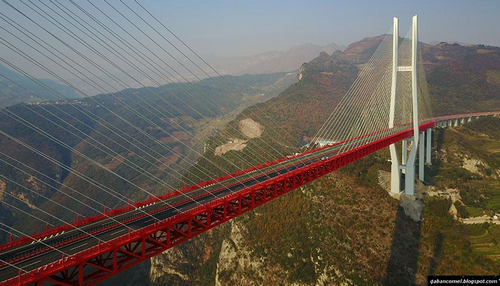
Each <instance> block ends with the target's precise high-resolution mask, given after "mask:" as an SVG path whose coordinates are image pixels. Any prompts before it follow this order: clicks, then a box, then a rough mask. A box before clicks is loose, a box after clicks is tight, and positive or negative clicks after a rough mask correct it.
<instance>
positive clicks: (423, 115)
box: [312, 29, 431, 151]
mask: <svg viewBox="0 0 500 286" xmlns="http://www.w3.org/2000/svg"><path fill="white" fill-rule="evenodd" d="M391 31H392V29H391ZM410 35H411V31H408V33H407V35H406V37H404V38H402V39H401V38H400V39H399V42H400V44H399V48H398V66H399V67H409V66H411V55H412V41H411V38H410ZM392 38H393V36H392V34H389V33H387V34H386V35H385V37H384V38H383V39H382V41H381V43H380V45H379V47H378V48H377V50H376V51H375V52H374V54H373V55H372V57H371V58H370V60H369V61H368V62H367V63H366V64H365V65H364V66H363V67H361V71H360V73H359V75H358V78H357V79H356V81H355V82H354V84H353V85H352V86H351V88H350V89H349V90H348V91H347V93H346V94H345V96H344V97H343V98H342V100H341V101H340V103H339V104H338V105H337V106H336V107H335V109H334V111H333V112H332V113H331V114H330V116H329V117H328V119H327V121H326V122H325V123H324V124H323V126H322V127H321V129H320V130H319V131H318V133H317V134H316V136H315V140H314V142H315V143H316V144H334V143H337V142H344V141H351V143H350V144H345V145H344V146H343V147H342V150H343V151H347V150H350V149H354V148H356V147H358V146H360V145H362V144H364V143H366V140H369V141H373V140H377V139H380V138H382V137H384V136H387V133H384V132H377V131H382V130H386V129H388V123H389V111H390V108H389V107H390V98H391V86H392ZM418 51H419V52H418V57H417V58H418V63H417V71H418V72H417V73H418V74H417V77H418V104H419V118H420V120H421V121H423V120H425V119H427V118H430V117H431V116H430V111H431V108H430V106H429V100H428V98H429V94H428V90H427V82H426V79H425V70H424V66H423V62H422V56H421V53H420V49H419V50H418ZM397 76H398V79H397V86H396V102H395V106H396V108H395V110H396V112H395V118H394V126H395V127H397V126H402V125H407V124H410V123H411V122H412V75H411V70H409V69H407V70H405V69H404V68H402V69H401V70H400V71H398V75H397ZM375 132H377V133H375ZM388 132H390V131H388ZM356 138H363V140H355V139H356ZM312 146H314V145H312Z"/></svg>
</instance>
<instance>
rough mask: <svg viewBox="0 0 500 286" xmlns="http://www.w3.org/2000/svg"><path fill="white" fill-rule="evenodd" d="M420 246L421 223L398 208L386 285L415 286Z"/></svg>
mask: <svg viewBox="0 0 500 286" xmlns="http://www.w3.org/2000/svg"><path fill="white" fill-rule="evenodd" d="M419 245H420V222H415V221H413V220H412V219H411V218H410V217H408V216H407V215H406V214H405V213H404V210H403V208H402V207H398V211H397V213H396V221H395V227H394V233H393V238H392V246H391V255H390V258H389V262H388V264H387V273H386V277H385V280H384V285H398V286H399V285H415V276H416V273H417V266H418V254H419Z"/></svg>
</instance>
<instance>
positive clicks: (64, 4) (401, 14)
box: [0, 0, 500, 93]
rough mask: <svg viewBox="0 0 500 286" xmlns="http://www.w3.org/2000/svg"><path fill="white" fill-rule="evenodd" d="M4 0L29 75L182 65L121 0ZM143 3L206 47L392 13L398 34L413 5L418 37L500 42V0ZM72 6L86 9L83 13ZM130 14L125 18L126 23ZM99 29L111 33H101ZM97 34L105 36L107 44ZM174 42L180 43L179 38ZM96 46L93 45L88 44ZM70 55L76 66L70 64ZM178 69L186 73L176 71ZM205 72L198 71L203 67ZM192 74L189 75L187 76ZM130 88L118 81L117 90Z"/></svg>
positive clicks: (227, 52) (316, 31)
mask: <svg viewBox="0 0 500 286" xmlns="http://www.w3.org/2000/svg"><path fill="white" fill-rule="evenodd" d="M123 1H124V3H125V4H127V5H128V6H130V7H131V9H132V11H135V12H136V13H139V14H140V15H142V17H144V18H146V19H147V20H148V21H151V22H150V23H151V24H152V25H153V26H155V27H156V29H158V30H160V31H161V33H163V35H165V36H166V37H167V38H169V39H171V40H173V41H176V39H174V38H173V37H172V36H171V35H169V34H168V32H166V31H165V30H164V29H163V28H162V27H160V26H159V25H158V24H157V23H156V22H154V21H153V20H152V19H151V18H150V17H149V16H148V15H147V14H146V13H145V12H144V11H143V10H142V9H140V8H139V6H138V5H137V4H136V3H135V2H134V1H133V0H123ZM7 2H8V3H10V4H11V5H12V6H14V7H15V9H13V8H12V7H9V6H8V4H6V3H5V2H3V1H2V2H0V13H1V17H0V28H1V29H0V56H1V57H2V58H4V59H7V60H9V61H11V62H12V63H13V64H14V65H16V66H18V67H20V68H21V69H23V70H24V71H29V73H30V74H31V75H33V76H35V77H44V78H52V77H51V76H50V75H48V73H47V70H50V71H55V72H57V73H58V74H59V75H61V76H62V77H64V78H67V79H77V77H78V75H77V74H78V73H80V72H83V70H84V69H85V68H88V69H90V70H91V72H93V74H91V73H89V72H87V71H85V72H84V74H85V75H90V74H91V75H92V76H93V77H95V78H97V79H99V80H104V81H105V82H104V83H103V84H105V85H107V84H109V83H111V82H113V81H114V80H108V79H105V77H104V76H105V75H106V72H109V73H111V74H113V75H117V76H118V77H120V78H121V79H123V80H124V81H126V83H127V84H130V86H132V87H139V86H141V84H146V85H152V84H154V83H155V80H156V82H159V83H160V84H163V83H164V82H166V77H167V78H173V77H171V76H170V75H165V74H163V75H159V74H157V75H153V74H154V72H153V71H151V70H150V69H151V68H152V66H153V65H154V64H157V63H160V64H161V65H163V66H166V65H167V64H173V65H174V69H175V68H176V67H180V64H178V63H176V62H175V61H176V60H175V59H181V60H182V58H183V55H181V54H180V53H178V52H177V51H176V50H175V49H174V48H173V47H171V46H170V45H169V44H168V43H167V42H166V41H164V40H163V39H162V38H160V36H158V35H157V34H155V32H154V30H152V29H150V28H149V27H148V26H147V25H146V24H145V23H144V22H142V21H141V20H140V18H138V17H137V16H136V15H134V12H132V11H131V10H128V8H127V7H126V6H125V5H124V4H123V3H121V2H120V1H119V0H108V2H109V3H110V4H108V3H107V2H105V1H102V0H91V2H90V3H89V2H87V1H74V2H70V1H67V0H50V1H48V0H44V1H39V0H8V1H7ZM140 3H141V4H142V5H143V6H144V7H146V9H147V10H149V11H150V12H151V13H152V14H154V15H155V16H156V17H157V18H158V19H159V20H160V21H161V22H162V23H163V24H164V25H165V26H166V27H168V28H169V29H170V30H172V31H173V32H174V33H176V34H177V36H179V37H180V38H181V39H182V40H183V41H184V42H185V43H187V44H188V45H190V46H191V47H192V48H193V49H194V50H195V51H196V52H197V53H198V54H200V55H202V56H208V55H216V56H222V57H224V56H248V55H253V54H257V53H260V52H266V51H286V50H288V49H290V48H291V47H292V46H293V45H299V44H305V43H313V44H318V45H326V44H329V43H332V42H334V43H337V44H339V45H345V46H347V45H348V44H350V43H352V42H354V41H359V40H361V39H363V38H364V37H371V36H378V35H381V34H384V33H387V32H389V31H390V29H391V26H392V21H393V17H394V16H395V17H398V18H399V19H400V35H401V36H404V35H406V32H407V30H408V28H409V27H410V23H411V18H412V16H413V15H415V14H417V15H418V16H419V37H420V38H419V40H420V41H423V42H427V43H428V42H431V41H459V42H463V43H472V44H487V45H495V46H500V28H499V27H500V16H499V12H500V1H498V0H488V1H472V0H453V1H452V0H446V1H418V0H414V1H403V0H398V1H396V0H392V1H390V0H381V1H380V0H377V1H373V0H365V1H334V0H329V1H324V0H317V1H304V0H301V1H298V0H287V1H273V0H258V1H250V0H248V1H234V0H215V1H207V0H190V1H170V0H142V1H140ZM92 4H93V5H94V6H93V5H92ZM78 6H81V7H80V8H82V9H84V10H85V11H87V12H88V14H85V13H82V11H81V10H79V9H80V8H78ZM16 9H18V10H19V11H20V12H22V13H23V14H24V15H26V16H27V17H25V16H23V15H22V14H21V13H19V12H17V11H16ZM113 9H117V10H113ZM62 11H65V12H62ZM67 12H71V13H75V14H76V15H79V16H78V17H81V18H80V19H84V20H85V21H87V23H85V24H83V23H78V20H76V18H73V19H72V18H70V17H68V15H69V14H70V13H67ZM65 13H67V14H65ZM120 14H122V15H120ZM107 17H109V18H107ZM49 18H50V19H49ZM91 18H95V19H98V21H99V22H100V23H102V26H99V25H98V24H97V22H93V20H90V19H91ZM30 19H31V20H33V22H32V21H31V20H30ZM52 19H55V21H56V22H54V20H52ZM127 19H129V20H131V22H127ZM88 23H89V24H88ZM86 25H89V26H88V27H87V26H86ZM17 26H21V27H23V28H22V29H26V30H24V31H29V32H31V33H33V35H36V36H37V37H40V39H38V40H37V41H40V40H43V41H46V44H47V45H51V47H48V46H47V45H45V47H42V46H43V45H40V44H39V43H35V42H34V41H33V39H30V37H33V36H32V35H26V34H23V32H21V30H16V28H15V27H17ZM82 27H83V29H82ZM137 28H139V29H140V30H143V31H145V32H146V34H148V35H149V36H151V38H148V37H149V36H146V35H144V34H142V33H141V31H140V30H139V29H137ZM109 31H112V33H114V34H115V35H119V37H121V38H122V39H124V42H122V43H120V42H119V41H118V40H116V39H115V38H114V36H112V34H111V33H109ZM94 33H97V35H96V34H94ZM101 33H102V34H103V35H106V36H105V37H109V38H104V37H102V36H100V34H101ZM71 34H73V35H71ZM74 35H76V36H74ZM99 37H100V38H99ZM23 41H25V42H23ZM156 42H157V43H156ZM101 43H104V45H109V46H110V47H111V49H112V50H111V49H110V48H109V47H104V45H102V44H101ZM127 43H131V44H132V45H133V46H134V49H137V50H138V51H143V52H146V50H147V51H148V52H146V53H150V55H151V60H152V62H151V63H147V62H146V60H144V59H141V58H139V57H135V58H134V59H133V60H132V56H131V55H130V54H128V50H129V49H128V48H126V47H128V46H127ZM177 44H178V45H179V46H180V47H182V45H180V43H178V42H177ZM13 49H19V50H20V51H22V52H23V53H26V54H28V55H29V56H30V57H33V58H34V59H36V60H37V61H39V62H40V63H42V65H44V66H45V67H46V69H45V70H43V69H41V68H40V67H38V66H35V65H34V64H33V63H31V62H29V60H28V59H27V58H23V57H22V56H20V55H19V53H16V51H14V50H13ZM94 49H97V50H98V51H99V53H96V52H94V51H95V50H94ZM183 49H184V50H186V49H185V48H183ZM166 50H168V51H166ZM115 51H119V53H121V55H122V56H123V57H124V58H126V59H128V60H132V61H133V62H134V63H135V64H136V65H138V66H141V68H142V69H143V70H144V71H145V73H142V74H141V73H140V72H139V71H137V70H134V69H132V68H131V65H130V64H124V63H123V60H121V59H120V57H119V56H118V55H117V54H116V53H115ZM40 52H42V53H45V55H42V54H41V53H40ZM53 52H55V53H60V54H59V55H58V56H59V57H60V58H59V59H56V55H54V54H52V53H53ZM168 52H171V53H173V54H174V57H173V58H170V55H168ZM131 53H132V54H134V53H135V52H131ZM82 55H83V56H82ZM47 56H48V57H51V58H52V59H49V58H48V57H47ZM64 57H68V58H65V59H64V60H65V64H69V65H71V66H69V69H64V68H63V67H61V66H60V65H61V64H62V63H63V59H62V58H64ZM84 57H85V58H88V59H91V60H92V61H94V63H97V64H98V65H101V67H102V69H100V68H96V67H95V65H93V64H91V63H90V62H89V61H87V60H86V59H85V60H84ZM72 60H75V61H76V62H77V63H78V64H81V66H77V64H76V63H71V61H72ZM114 63H120V64H119V65H120V68H117V67H116V66H113V64H114ZM4 65H5V64H4ZM121 68H123V69H124V70H125V71H127V72H130V73H131V76H128V75H126V73H124V70H121ZM72 71H75V72H74V73H73V72H72ZM179 74H189V73H188V72H187V71H182V70H180V71H179ZM148 76H153V77H156V78H148ZM201 77H204V76H203V74H201ZM194 79H195V78H193V77H190V78H189V80H194ZM176 80H180V79H179V78H177V79H176ZM77 84H78V85H79V86H82V88H88V85H87V84H83V83H82V81H81V80H79V81H77ZM113 84H115V83H113ZM127 87H128V86H124V85H122V84H119V83H116V90H119V89H123V88H127ZM114 89H115V86H114V87H113V88H111V87H106V88H105V89H101V92H110V91H113V90H114ZM89 92H91V93H94V92H95V89H94V90H93V91H91V89H89Z"/></svg>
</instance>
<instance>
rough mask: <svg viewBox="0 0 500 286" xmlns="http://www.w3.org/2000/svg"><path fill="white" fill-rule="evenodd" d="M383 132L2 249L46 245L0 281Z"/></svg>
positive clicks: (11, 252)
mask: <svg viewBox="0 0 500 286" xmlns="http://www.w3.org/2000/svg"><path fill="white" fill-rule="evenodd" d="M405 128H408V127H404V126H403V127H400V128H398V129H392V130H388V131H384V132H383V133H387V135H388V134H389V132H390V133H395V132H398V131H401V130H404V129H405ZM380 136H381V134H374V135H371V136H368V137H364V138H360V139H356V140H352V141H348V142H345V143H342V144H336V145H332V146H330V147H327V148H323V149H319V150H318V151H316V152H312V153H308V154H303V155H298V156H297V157H294V158H290V159H288V160H285V161H282V162H279V163H276V164H273V165H270V166H267V167H264V168H262V169H257V170H254V171H251V172H249V173H245V174H241V175H239V176H235V177H233V178H230V179H227V180H224V181H220V182H218V183H214V184H212V185H208V186H205V187H202V188H199V189H195V190H193V191H191V192H188V193H185V194H186V195H187V196H188V197H190V198H194V197H196V196H199V195H201V197H199V198H196V199H195V200H189V201H187V202H183V203H181V204H179V205H177V206H176V207H175V208H174V207H168V208H166V209H163V210H161V211H159V212H157V213H154V214H151V215H148V216H145V217H142V218H139V219H136V220H132V221H128V222H126V223H123V224H116V226H115V227H112V228H110V229H107V230H105V231H102V232H100V233H97V234H95V235H93V236H86V237H84V238H82V239H81V240H77V241H74V242H69V243H68V244H65V245H63V246H61V247H58V248H57V250H55V249H53V248H50V247H48V246H47V245H54V244H55V243H60V242H62V241H65V240H69V239H71V238H73V237H75V236H77V235H82V234H85V233H86V232H90V231H92V230H95V229H98V228H102V227H105V226H108V225H110V224H113V223H116V221H124V220H127V219H130V218H132V217H134V216H137V215H140V214H143V213H145V212H146V213H151V212H154V211H155V210H158V209H161V208H165V206H168V205H172V204H175V203H179V202H181V201H184V200H186V199H187V197H186V196H184V195H182V194H180V195H176V196H174V197H170V198H167V199H165V200H163V201H158V202H155V203H151V204H150V205H146V206H144V207H140V208H136V209H133V210H130V211H128V212H125V213H122V214H119V215H116V216H113V217H108V218H105V219H102V220H100V221H97V222H94V223H89V224H86V225H83V226H81V227H79V228H78V229H77V228H75V229H72V230H69V231H65V232H63V233H59V234H57V235H54V236H51V237H48V238H47V237H46V238H42V239H40V240H37V241H34V242H32V243H27V244H25V245H21V246H18V247H15V248H13V249H8V250H5V251H2V252H0V259H1V260H2V261H8V260H10V259H12V258H15V257H16V256H19V255H22V254H23V253H26V252H29V251H33V250H35V249H40V248H46V249H47V250H46V252H43V253H41V254H39V255H36V256H32V257H29V258H27V259H23V260H21V261H18V262H15V263H12V264H13V265H15V267H14V266H13V265H4V266H3V267H1V268H0V281H5V280H7V279H10V278H12V277H15V276H17V275H18V274H19V268H21V269H23V271H30V270H33V269H36V268H38V267H41V266H44V265H47V264H49V263H51V262H53V261H56V260H58V259H60V258H61V257H62V254H63V253H64V255H65V256H69V255H73V254H75V253H78V252H80V251H82V250H84V249H86V248H89V247H92V246H95V245H97V244H98V240H101V241H104V242H105V241H109V240H111V239H114V238H116V237H118V236H122V235H127V234H128V230H129V229H131V230H137V229H140V228H143V227H145V226H148V225H150V224H152V223H153V222H154V221H155V220H163V219H166V218H169V217H172V216H174V215H176V214H177V213H178V210H179V211H181V212H184V211H188V210H190V209H192V208H195V207H196V206H197V204H200V205H201V204H205V203H208V202H211V201H213V200H215V199H217V198H220V197H224V196H226V195H228V194H230V193H234V192H238V191H241V190H243V189H244V188H246V187H249V186H252V185H254V184H257V183H260V182H264V181H266V180H269V179H272V178H274V177H276V176H279V175H281V174H285V173H286V172H290V171H293V170H295V169H299V168H302V167H304V166H307V165H309V164H311V163H314V162H316V161H318V160H324V159H327V158H329V157H331V156H335V155H337V154H338V152H339V151H340V150H345V149H346V148H347V147H349V145H353V144H359V145H362V144H364V143H367V142H369V141H370V140H371V139H372V138H373V137H376V138H380ZM203 194H205V195H203Z"/></svg>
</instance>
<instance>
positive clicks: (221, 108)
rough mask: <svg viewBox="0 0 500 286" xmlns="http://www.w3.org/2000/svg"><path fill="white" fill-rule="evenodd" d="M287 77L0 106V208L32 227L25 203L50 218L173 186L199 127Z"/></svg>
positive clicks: (203, 130)
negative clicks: (47, 213) (60, 163)
mask: <svg viewBox="0 0 500 286" xmlns="http://www.w3.org/2000/svg"><path fill="white" fill-rule="evenodd" d="M226 81H227V82H226ZM294 81H296V76H295V74H285V73H279V74H270V75H255V76H251V75H245V76H240V77H234V76H225V79H224V80H222V79H221V78H213V79H207V80H205V81H202V82H197V83H183V84H170V85H166V86H162V87H157V88H154V87H147V88H142V89H130V90H123V91H121V92H118V93H114V94H101V95H96V96H94V97H90V98H85V99H75V100H66V101H55V102H41V103H36V104H17V105H14V106H11V107H7V108H5V109H1V110H0V130H1V131H2V132H4V133H2V135H1V136H0V141H1V144H0V174H1V176H2V177H0V181H1V186H2V187H1V192H0V197H1V199H2V201H3V202H5V204H4V206H9V205H11V206H13V207H10V208H8V210H7V209H2V214H1V216H4V217H5V218H6V220H5V221H7V222H11V223H13V225H14V226H15V228H16V229H18V230H21V231H26V232H27V233H33V231H40V230H42V229H44V227H45V224H44V223H40V221H37V220H36V219H33V218H31V217H30V216H28V215H26V214H25V212H27V213H32V214H34V215H35V216H38V217H39V218H41V219H42V220H44V221H48V222H50V223H52V224H54V225H60V224H61V223H62V222H61V220H62V221H66V222H70V221H74V220H75V219H76V216H75V214H80V215H81V216H89V215H93V214H96V212H99V211H102V207H100V206H99V207H98V208H97V205H98V202H104V203H105V205H107V206H109V207H113V208H114V207H119V206H123V205H126V204H127V200H123V197H127V198H129V199H131V200H134V201H135V200H143V199H145V198H146V197H147V193H146V192H149V193H152V194H162V193H165V192H166V191H167V189H169V188H170V189H173V188H177V187H178V186H179V184H180V183H179V179H180V178H182V176H183V172H184V169H185V168H188V167H189V166H191V165H192V164H193V162H194V161H195V160H196V158H197V157H198V156H197V153H196V152H200V153H202V152H203V141H204V139H205V138H206V137H207V136H208V135H210V134H212V133H214V132H216V131H217V129H218V128H220V126H223V125H224V124H225V123H227V121H228V120H229V119H231V118H232V117H234V115H232V114H234V113H235V112H239V111H238V110H240V109H241V108H243V107H245V106H247V105H250V104H253V103H255V102H259V101H262V100H266V99H268V98H270V97H272V96H275V95H277V94H278V93H279V92H281V91H282V90H283V89H285V88H286V87H288V86H289V85H290V84H291V83H293V82H294ZM37 130H38V131H40V130H42V132H38V131H37ZM30 146H31V147H30ZM191 148H194V149H195V150H197V151H192V149H191ZM188 151H189V152H188ZM49 157H51V158H53V159H54V160H56V161H60V162H62V163H63V164H64V165H59V164H56V163H55V162H54V161H51V159H49ZM170 168H173V169H170ZM111 172H115V173H116V174H118V175H119V176H116V175H113V174H112V173H111ZM120 177H121V178H120ZM35 178H39V179H40V180H42V181H43V183H42V181H40V180H38V179H35ZM87 178H90V179H91V180H93V181H94V182H96V184H90V183H89V181H88V180H89V179H87ZM191 183H192V182H191ZM41 195H42V196H41ZM72 197H74V198H77V199H78V200H81V201H82V202H83V203H84V204H82V203H77V202H76V201H75V200H73V199H72ZM120 197H121V198H122V199H120ZM95 199H97V201H95ZM54 202H57V203H58V204H59V205H58V204H55V203H54ZM61 205H64V206H66V207H67V208H69V209H70V210H71V212H70V211H68V209H63V208H62V207H61ZM16 207H17V208H19V210H18V209H16ZM37 208H41V209H43V210H45V211H48V212H49V213H51V214H52V215H54V217H51V216H48V215H46V214H44V213H40V212H38V211H37V210H36V209H37ZM2 236H3V237H5V236H4V233H2Z"/></svg>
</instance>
